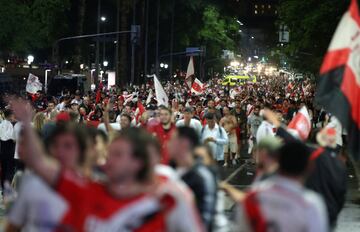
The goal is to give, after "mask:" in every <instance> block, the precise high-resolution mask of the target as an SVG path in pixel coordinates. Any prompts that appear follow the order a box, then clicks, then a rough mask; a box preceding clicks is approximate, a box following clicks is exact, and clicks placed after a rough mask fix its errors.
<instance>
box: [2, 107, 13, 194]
mask: <svg viewBox="0 0 360 232" xmlns="http://www.w3.org/2000/svg"><path fill="white" fill-rule="evenodd" d="M14 124H15V117H14V114H13V112H12V111H11V110H9V109H5V110H4V120H3V121H2V122H1V123H0V161H1V187H2V189H4V183H5V182H8V183H11V181H12V178H13V176H14V173H15V160H14V154H15V137H14V135H15V134H14Z"/></svg>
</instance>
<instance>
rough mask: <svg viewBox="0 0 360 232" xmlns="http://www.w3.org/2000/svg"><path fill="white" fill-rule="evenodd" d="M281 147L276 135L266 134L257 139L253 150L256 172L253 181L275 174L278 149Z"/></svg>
mask: <svg viewBox="0 0 360 232" xmlns="http://www.w3.org/2000/svg"><path fill="white" fill-rule="evenodd" d="M280 147H281V140H280V139H279V138H277V137H273V136H267V137H264V138H262V139H261V140H260V141H258V144H257V145H256V150H255V152H254V156H255V160H256V164H257V169H256V171H257V173H256V178H255V180H254V183H257V182H259V181H262V180H266V179H267V178H269V177H271V176H273V175H275V174H276V172H277V170H278V167H279V165H278V149H279V148H280Z"/></svg>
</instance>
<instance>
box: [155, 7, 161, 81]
mask: <svg viewBox="0 0 360 232" xmlns="http://www.w3.org/2000/svg"><path fill="white" fill-rule="evenodd" d="M159 27H160V0H157V19H156V62H155V70H156V76H157V77H158V76H159V65H160V64H159V63H160V62H159V36H160V28H159Z"/></svg>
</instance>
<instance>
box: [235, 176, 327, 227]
mask: <svg viewBox="0 0 360 232" xmlns="http://www.w3.org/2000/svg"><path fill="white" fill-rule="evenodd" d="M239 206H240V207H239V215H238V220H237V222H238V230H237V231H253V232H255V231H256V232H265V231H292V232H304V231H306V232H327V231H329V230H328V221H327V214H326V210H325V205H324V202H323V201H322V199H321V198H320V196H319V195H318V194H316V193H315V192H312V191H310V190H306V189H305V188H304V187H302V186H301V185H300V184H298V183H296V182H294V181H291V180H289V179H287V178H284V177H280V176H274V177H271V178H270V179H268V180H266V181H263V182H261V183H259V184H257V185H256V186H255V187H254V188H253V189H252V190H251V191H250V192H249V193H248V194H247V195H246V197H245V199H244V201H243V202H242V204H241V205H239Z"/></svg>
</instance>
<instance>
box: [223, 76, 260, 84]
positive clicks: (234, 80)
mask: <svg viewBox="0 0 360 232" xmlns="http://www.w3.org/2000/svg"><path fill="white" fill-rule="evenodd" d="M249 81H250V82H252V83H256V76H255V75H228V76H225V77H224V80H223V81H222V83H221V84H222V85H223V86H236V85H243V84H244V83H246V82H249Z"/></svg>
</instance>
